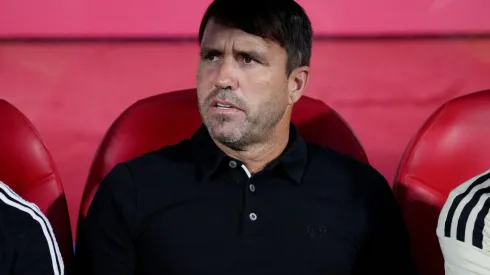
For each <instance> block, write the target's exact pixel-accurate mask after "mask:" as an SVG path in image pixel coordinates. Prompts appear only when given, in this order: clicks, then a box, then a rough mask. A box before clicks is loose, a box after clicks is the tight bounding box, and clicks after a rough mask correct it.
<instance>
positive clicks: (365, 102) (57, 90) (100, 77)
mask: <svg viewBox="0 0 490 275" xmlns="http://www.w3.org/2000/svg"><path fill="white" fill-rule="evenodd" d="M197 57H198V48H197V45H196V44H195V43H193V42H189V43H157V42H151V43H150V42H148V43H137V42H134V43H133V42H130V43H121V42H118V43H116V42H106V43H102V42H94V43H91V42H90V43H89V42H80V43H59V42H57V43H55V42H46V43H20V42H11V43H7V42H3V43H0V97H1V98H4V99H7V100H8V101H10V102H11V103H13V104H14V105H16V106H17V107H18V108H20V109H21V110H22V111H23V112H24V113H25V114H26V115H27V116H28V117H29V118H30V119H31V120H32V121H33V123H34V124H35V125H36V126H37V128H38V129H39V130H40V132H41V135H42V136H43V137H44V139H45V141H46V143H47V146H48V148H49V149H50V150H51V152H52V154H53V156H54V158H55V161H56V163H57V165H58V167H59V170H60V172H61V176H62V179H63V181H64V185H65V189H66V193H67V199H68V202H69V207H70V212H71V215H72V223H73V225H74V224H75V223H76V218H77V211H78V205H79V202H80V196H81V192H82V188H83V185H84V182H85V180H86V177H87V173H88V169H89V166H90V162H91V160H92V157H93V155H94V153H95V150H96V148H97V146H98V144H99V142H100V141H101V138H102V136H103V134H104V133H105V131H106V130H107V128H108V127H109V125H110V124H111V123H112V121H113V120H114V119H115V118H116V117H117V116H118V115H119V114H120V113H121V112H122V111H123V110H124V109H125V108H126V107H127V106H128V105H130V104H131V103H133V102H134V101H136V100H137V99H140V98H142V97H146V96H149V95H153V94H157V93H161V92H167V91H171V90H176V89H183V88H188V87H193V86H194V81H195V66H196V64H197ZM489 75H490V39H487V40H483V39H482V40H476V39H474V40H441V39H440V40H358V41H341V40H338V41H315V43H314V47H313V60H312V75H311V82H310V84H309V88H308V90H307V94H308V95H310V96H312V97H315V98H319V99H322V100H324V101H325V102H326V103H328V104H330V105H331V106H333V107H334V108H335V109H337V110H338V111H339V112H340V114H341V115H342V116H344V117H345V118H346V120H347V121H348V122H349V123H350V124H351V125H352V126H353V128H354V129H355V131H356V132H357V134H358V136H359V138H360V140H361V142H362V143H363V144H364V146H365V148H366V150H367V153H368V155H369V157H370V160H371V162H372V164H373V165H374V166H375V167H376V168H377V169H379V170H380V171H381V172H382V173H383V174H384V175H385V177H386V178H387V179H388V180H390V181H391V180H392V179H393V177H394V173H395V170H396V168H397V165H398V161H399V160H400V157H401V155H402V153H403V150H404V148H405V146H406V145H407V143H408V141H409V139H410V138H411V136H412V135H413V134H414V133H415V131H416V130H417V129H418V127H419V126H420V125H421V123H422V122H423V121H424V120H425V119H426V118H427V116H428V115H429V114H430V113H431V112H433V111H434V110H435V109H436V108H437V107H438V106H439V105H440V104H442V103H443V102H444V101H446V100H448V99H450V98H453V97H455V96H458V95H461V94H465V93H469V92H474V91H477V90H482V89H488V88H490V77H489ZM177 117H178V114H177ZM332 134H335V133H332Z"/></svg>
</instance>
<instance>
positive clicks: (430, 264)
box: [395, 184, 444, 275]
mask: <svg viewBox="0 0 490 275" xmlns="http://www.w3.org/2000/svg"><path fill="white" fill-rule="evenodd" d="M413 193H414V191H413V190H408V189H407V187H406V186H404V185H398V184H397V185H396V189H395V194H396V197H397V200H398V201H399V203H400V205H401V208H402V211H403V216H404V219H405V222H406V224H407V228H408V230H409V233H410V238H411V245H412V258H413V261H414V263H415V267H416V270H417V275H444V258H443V256H442V252H441V249H440V246H439V241H438V239H437V235H436V228H437V221H438V218H439V213H440V209H438V207H436V206H435V205H429V204H427V203H425V202H423V201H421V200H412V198H416V197H417V195H414V194H413Z"/></svg>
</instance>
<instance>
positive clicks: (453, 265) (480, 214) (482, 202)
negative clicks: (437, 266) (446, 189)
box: [437, 170, 490, 275]
mask: <svg viewBox="0 0 490 275" xmlns="http://www.w3.org/2000/svg"><path fill="white" fill-rule="evenodd" d="M489 209H490V170H488V171H486V172H485V173H483V174H480V175H478V176H475V177H473V178H472V179H470V180H468V181H466V182H464V183H463V184H461V185H460V186H458V187H457V188H456V189H454V190H453V191H452V192H451V193H450V194H449V197H448V199H447V201H446V203H445V205H444V207H443V209H442V211H441V213H440V216H439V221H438V225H437V237H438V239H439V244H440V246H441V250H442V253H443V255H444V262H445V264H444V267H445V270H446V275H490V215H489Z"/></svg>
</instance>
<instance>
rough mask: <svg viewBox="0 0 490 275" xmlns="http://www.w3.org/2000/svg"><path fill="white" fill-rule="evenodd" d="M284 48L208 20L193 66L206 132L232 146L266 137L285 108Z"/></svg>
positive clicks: (239, 146)
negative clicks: (199, 55)
mask: <svg viewBox="0 0 490 275" xmlns="http://www.w3.org/2000/svg"><path fill="white" fill-rule="evenodd" d="M286 61H287V54H286V51H285V50H284V49H283V48H281V47H280V45H279V44H277V43H274V42H269V41H266V40H264V39H262V38H260V37H258V36H255V35H251V34H248V33H246V32H243V31H241V30H239V29H233V28H228V27H225V26H222V25H219V24H217V23H215V22H213V20H210V21H209V22H208V24H207V26H206V29H205V31H204V35H203V39H202V43H201V58H200V61H199V66H198V69H197V95H198V104H199V112H200V113H201V117H202V119H203V122H204V124H205V125H206V127H207V129H208V131H209V133H210V135H211V136H212V137H213V138H214V139H216V140H217V141H218V142H220V143H222V144H224V145H226V146H229V147H231V148H234V149H238V150H239V149H243V148H244V147H246V146H247V145H250V144H253V143H256V142H260V141H263V140H265V139H266V138H267V137H268V135H270V134H271V133H272V131H273V129H272V128H273V127H274V126H276V124H277V123H278V122H279V121H281V119H283V117H284V114H285V112H286V109H287V107H288V91H287V87H288V77H287V75H286Z"/></svg>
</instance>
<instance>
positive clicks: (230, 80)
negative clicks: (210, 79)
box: [215, 59, 238, 91]
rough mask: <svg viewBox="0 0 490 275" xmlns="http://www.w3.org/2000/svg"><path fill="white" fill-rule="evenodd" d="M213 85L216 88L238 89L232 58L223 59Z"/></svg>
mask: <svg viewBox="0 0 490 275" xmlns="http://www.w3.org/2000/svg"><path fill="white" fill-rule="evenodd" d="M215 86H216V88H218V89H229V90H231V91H235V90H236V89H238V81H237V78H236V68H235V64H234V62H233V61H232V60H229V59H228V60H226V59H225V60H223V63H222V64H221V66H220V68H219V71H218V75H217V77H216V83H215Z"/></svg>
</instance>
